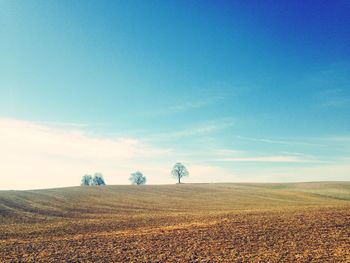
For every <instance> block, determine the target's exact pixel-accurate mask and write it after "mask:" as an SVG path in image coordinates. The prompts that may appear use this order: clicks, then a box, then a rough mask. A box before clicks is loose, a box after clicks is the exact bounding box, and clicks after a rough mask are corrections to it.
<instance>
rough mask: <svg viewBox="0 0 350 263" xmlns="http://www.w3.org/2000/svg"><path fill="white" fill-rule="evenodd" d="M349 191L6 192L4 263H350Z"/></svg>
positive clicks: (251, 187)
mask: <svg viewBox="0 0 350 263" xmlns="http://www.w3.org/2000/svg"><path fill="white" fill-rule="evenodd" d="M349 199H350V183H345V182H344V183H304V184H187V185H186V184H183V185H172V186H140V187H136V186H107V187H75V188H62V189H49V190H37V191H2V192H0V213H1V217H0V220H1V221H0V223H1V224H0V230H1V232H0V261H1V262H350V202H349Z"/></svg>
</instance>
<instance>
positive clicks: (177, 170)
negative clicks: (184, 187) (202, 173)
mask: <svg viewBox="0 0 350 263" xmlns="http://www.w3.org/2000/svg"><path fill="white" fill-rule="evenodd" d="M171 175H172V176H173V177H175V178H177V180H178V183H179V184H181V178H182V177H184V176H188V175H189V173H188V171H187V169H186V167H185V166H184V165H183V164H182V163H176V164H175V165H174V167H173V170H172V171H171Z"/></svg>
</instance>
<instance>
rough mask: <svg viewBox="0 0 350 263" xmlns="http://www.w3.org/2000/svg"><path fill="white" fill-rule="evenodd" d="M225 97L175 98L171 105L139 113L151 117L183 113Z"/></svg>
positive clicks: (214, 102)
mask: <svg viewBox="0 0 350 263" xmlns="http://www.w3.org/2000/svg"><path fill="white" fill-rule="evenodd" d="M224 98H225V97H224V96H222V95H218V94H216V95H212V96H208V97H204V98H192V99H187V98H185V99H180V100H177V101H176V100H175V101H174V102H172V103H173V105H170V106H166V107H163V108H159V109H153V110H151V111H146V112H143V113H142V114H141V115H145V116H151V117H159V116H165V115H172V114H178V113H184V112H187V111H191V110H196V109H200V108H203V107H207V106H210V105H213V104H216V103H218V102H219V101H221V100H223V99H224Z"/></svg>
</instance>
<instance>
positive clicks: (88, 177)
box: [81, 174, 92, 186]
mask: <svg viewBox="0 0 350 263" xmlns="http://www.w3.org/2000/svg"><path fill="white" fill-rule="evenodd" d="M91 184H92V176H91V175H89V174H86V175H84V176H83V178H82V179H81V186H89V185H91Z"/></svg>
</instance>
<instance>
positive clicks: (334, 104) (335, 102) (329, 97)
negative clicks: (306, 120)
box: [315, 88, 350, 108]
mask: <svg viewBox="0 0 350 263" xmlns="http://www.w3.org/2000/svg"><path fill="white" fill-rule="evenodd" d="M315 100H316V103H317V104H316V105H317V106H319V107H326V108H328V107H329V108H345V107H348V106H350V97H349V96H348V95H347V94H346V93H345V92H344V90H342V89H339V88H336V89H326V90H322V91H321V92H319V93H317V94H316V96H315Z"/></svg>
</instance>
